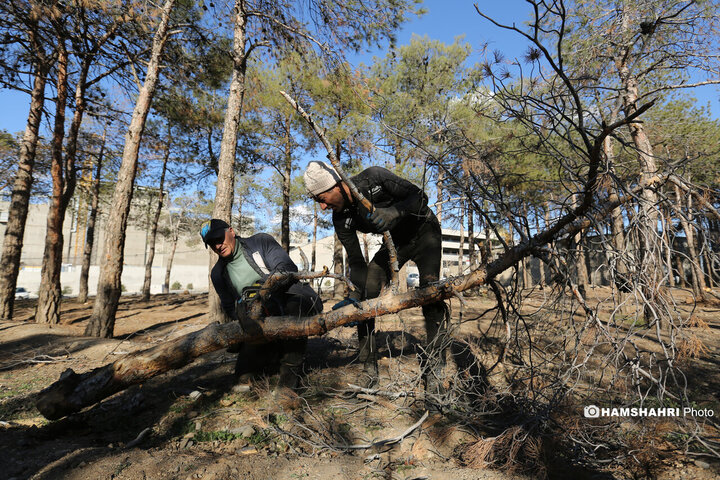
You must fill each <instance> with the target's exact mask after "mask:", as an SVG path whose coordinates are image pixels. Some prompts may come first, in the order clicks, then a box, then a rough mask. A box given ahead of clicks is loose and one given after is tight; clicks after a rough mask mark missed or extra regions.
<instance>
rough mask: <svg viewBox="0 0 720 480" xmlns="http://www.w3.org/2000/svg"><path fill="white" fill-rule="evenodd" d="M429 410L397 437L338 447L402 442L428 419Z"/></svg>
mask: <svg viewBox="0 0 720 480" xmlns="http://www.w3.org/2000/svg"><path fill="white" fill-rule="evenodd" d="M429 415H430V414H429V412H425V414H424V415H423V416H422V417H420V420H418V421H417V422H416V423H415V424H414V425H412V426H411V427H410V428H408V429H407V430H405V431H404V432H403V433H401V434H400V435H398V436H397V437H393V438H388V439H385V440H377V441H375V442H372V443H366V444H361V445H336V448H340V449H346V450H366V449H368V448H381V447H387V446H389V445H394V444H396V443H399V442H402V441H403V440H404V439H405V437H407V436H408V435H410V434H411V433H412V432H414V431H415V430H416V429H417V428H418V427H419V426H420V425H422V423H423V422H424V421H425V420H427V418H428V416H429Z"/></svg>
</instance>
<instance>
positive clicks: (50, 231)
mask: <svg viewBox="0 0 720 480" xmlns="http://www.w3.org/2000/svg"><path fill="white" fill-rule="evenodd" d="M58 41H59V43H58V62H57V100H56V102H55V127H54V129H53V141H52V165H51V167H50V172H51V175H52V179H53V189H52V198H51V200H50V208H49V210H48V216H47V231H46V232H45V251H44V253H43V262H42V271H41V273H40V289H39V291H38V302H37V309H36V310H35V321H36V322H37V323H49V324H57V323H59V322H60V297H61V296H62V292H61V290H60V271H61V266H62V247H63V232H62V227H63V221H64V219H65V210H66V208H67V203H66V202H65V201H63V194H64V193H65V189H66V181H67V183H69V182H70V179H69V178H68V175H69V172H66V171H65V168H64V165H63V140H64V139H65V107H66V104H67V90H68V72H67V64H68V52H67V49H66V48H65V39H64V38H58ZM79 87H80V84H79V82H78V88H79ZM67 188H69V185H68V186H67Z"/></svg>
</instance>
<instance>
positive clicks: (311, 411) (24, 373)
mask: <svg viewBox="0 0 720 480" xmlns="http://www.w3.org/2000/svg"><path fill="white" fill-rule="evenodd" d="M33 302H34V301H32V300H27V301H20V302H18V304H17V307H16V319H15V320H14V321H12V322H0V451H1V452H2V454H1V455H0V478H5V479H26V478H36V479H181V480H185V479H194V478H203V479H278V480H284V479H313V478H317V479H328V478H333V479H338V480H340V479H373V478H381V479H403V480H410V479H417V480H419V479H467V480H470V479H488V480H501V479H509V478H530V477H532V476H533V474H532V472H530V473H529V474H527V475H526V476H525V477H523V476H520V475H519V474H517V473H515V474H513V473H507V472H502V471H498V470H493V469H490V468H469V467H468V466H467V465H466V463H467V462H463V461H462V460H461V455H459V454H458V452H460V451H461V450H462V448H463V446H464V445H468V444H470V443H472V442H474V441H475V440H477V438H478V432H476V431H471V430H469V429H467V428H463V427H462V426H458V425H457V424H455V423H453V422H452V421H451V420H450V419H448V418H446V417H445V416H443V415H439V414H434V415H430V416H429V417H428V418H427V419H426V420H425V421H423V422H422V424H421V425H420V426H418V427H417V428H414V429H412V430H411V431H408V430H409V429H410V427H412V426H414V425H415V424H416V423H417V422H418V420H420V419H421V417H422V415H423V413H424V411H425V410H424V408H423V403H422V402H421V401H419V400H421V397H422V390H421V389H419V388H418V389H416V390H413V391H408V392H406V393H407V396H404V397H397V398H388V397H384V396H383V395H382V394H379V393H378V394H374V393H362V392H361V393H358V392H357V391H352V390H351V389H350V387H348V384H351V383H354V382H355V379H356V378H357V377H358V375H359V373H360V366H359V365H356V364H355V363H354V354H355V348H356V345H357V337H356V334H355V329H354V328H340V329H336V330H334V331H332V332H329V333H328V334H327V335H325V336H324V337H322V338H313V339H310V341H309V344H308V354H307V360H306V366H305V369H306V376H305V388H304V389H303V390H302V391H301V395H300V397H298V398H297V399H291V401H290V402H280V401H277V400H276V399H275V398H274V397H273V396H272V394H271V390H272V386H273V383H274V382H276V381H277V376H268V377H265V378H262V379H259V380H258V381H256V382H254V383H253V384H252V388H251V389H250V390H249V391H236V390H233V388H232V387H233V381H232V380H233V367H234V362H235V355H234V354H230V353H227V352H226V351H218V352H214V353H211V354H208V355H205V356H203V357H201V358H199V359H197V360H196V361H195V362H193V363H191V364H190V365H188V366H186V367H184V368H182V369H180V370H176V371H172V372H168V373H166V374H163V375H160V376H158V377H156V378H154V379H152V380H151V381H148V382H146V383H145V384H143V385H139V386H135V387H132V388H130V389H128V390H126V391H124V392H120V393H118V394H116V395H114V396H113V397H110V398H109V399H107V400H105V401H103V402H101V403H100V404H98V405H95V406H92V407H90V408H88V409H86V410H84V411H83V412H80V413H78V414H75V415H72V416H70V417H67V418H64V419H61V420H58V421H52V422H51V421H48V420H46V419H44V418H43V417H42V416H41V415H40V414H39V412H38V411H37V410H36V409H35V407H34V404H35V397H36V395H37V393H38V392H39V391H40V390H42V389H43V388H44V387H46V386H48V385H49V384H51V383H53V382H54V381H56V380H57V379H58V378H59V376H60V374H61V373H62V372H63V371H64V370H65V369H67V368H72V369H73V370H74V371H75V372H78V373H80V372H85V371H88V370H90V369H92V368H95V367H99V366H102V365H104V364H107V363H110V362H113V361H114V360H116V359H118V358H120V357H121V356H122V355H125V354H127V353H129V352H133V351H136V350H139V349H144V348H147V347H149V346H151V345H156V344H158V343H160V342H163V341H166V340H168V339H172V338H175V337H178V336H181V335H185V334H187V333H190V332H193V331H195V330H198V329H201V328H203V327H204V326H206V325H207V324H208V321H209V320H208V316H207V314H206V311H207V302H206V298H205V295H199V296H193V295H190V294H187V293H186V294H181V295H160V296H156V297H154V298H153V299H152V300H151V301H150V302H148V303H143V302H141V301H140V300H139V299H138V298H134V297H123V299H122V302H121V305H120V307H119V309H118V313H117V322H116V327H115V337H114V338H112V339H98V338H89V337H84V336H83V335H82V333H83V330H84V328H85V325H86V323H87V320H88V318H89V316H90V313H91V307H92V305H91V304H85V305H82V304H78V303H76V302H75V301H74V300H72V299H66V300H65V301H64V303H63V306H62V315H61V318H62V323H61V324H60V325H55V326H52V327H51V326H47V325H38V324H35V323H32V316H33V308H34V304H33ZM453 302H454V303H455V305H454V307H453V308H457V306H458V302H457V301H456V300H454V301H453ZM491 305H492V304H491V302H490V301H489V300H487V299H486V298H484V297H478V298H472V299H468V300H467V305H466V307H465V310H466V314H467V315H468V316H470V315H471V314H472V313H473V312H479V311H482V310H483V309H485V308H487V307H489V306H491ZM719 311H720V307H718V306H707V307H706V308H703V309H701V310H699V311H697V312H696V315H698V316H700V317H702V318H703V319H704V320H705V321H706V322H707V323H708V325H709V328H705V329H704V330H703V331H701V332H698V336H699V337H700V338H701V339H702V341H703V343H704V344H705V345H706V346H707V351H705V352H704V354H703V355H702V357H701V358H699V359H697V366H698V371H699V372H702V374H698V375H697V378H695V379H692V378H691V379H690V381H691V382H697V385H696V387H697V389H698V390H699V391H701V393H702V395H703V396H704V397H707V398H709V399H710V400H711V401H714V402H715V403H718V402H720V398H718V395H719V392H718V390H719V389H718V386H719V385H720V381H718V380H719V376H720V374H719V373H718V365H719V364H720V355H719V352H720V349H719V348H718V347H719V346H720V335H718V329H719V328H720V318H719V317H718V312H719ZM422 325H423V323H422V316H421V312H420V309H414V310H408V311H405V312H401V313H400V314H399V315H392V316H387V317H384V318H383V319H382V320H379V321H378V330H379V332H380V333H379V335H378V340H379V344H380V345H381V348H380V354H381V356H382V359H381V361H380V385H379V388H380V390H385V391H397V389H396V388H393V387H396V386H397V385H396V384H397V382H398V379H399V378H404V379H412V375H413V372H416V371H417V368H418V363H417V353H418V351H419V344H420V342H419V339H421V338H423V335H424V333H423V329H422ZM411 384H412V383H411ZM415 384H416V385H418V384H419V382H415ZM716 411H717V410H716ZM717 414H720V411H717ZM319 432H322V434H320V433H319ZM398 436H400V437H401V438H400V439H399V440H398V441H397V442H394V443H393V442H389V443H387V444H385V445H379V444H377V443H376V444H375V445H374V446H373V447H372V448H360V447H362V446H363V445H367V444H370V443H373V442H377V441H379V440H387V439H393V438H395V437H398ZM349 445H350V446H358V448H347V446H349ZM526 473H527V472H526ZM548 474H549V476H550V477H555V478H583V477H584V478H613V475H612V474H611V473H608V472H599V471H585V470H579V469H577V468H575V467H573V466H567V468H566V469H562V468H561V469H559V470H557V471H551V472H548ZM654 475H655V474H653V476H654ZM719 476H720V465H718V463H717V462H716V461H714V460H712V459H707V458H705V457H703V458H690V457H683V456H675V457H673V458H669V459H667V460H666V461H665V462H664V467H663V468H662V469H661V471H660V473H659V474H657V477H656V478H660V479H663V480H670V479H680V478H682V479H686V478H695V479H700V480H709V479H712V478H719Z"/></svg>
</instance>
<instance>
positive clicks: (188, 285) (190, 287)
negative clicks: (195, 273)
mask: <svg viewBox="0 0 720 480" xmlns="http://www.w3.org/2000/svg"><path fill="white" fill-rule="evenodd" d="M192 289H193V284H192V283H188V284H187V285H185V290H192Z"/></svg>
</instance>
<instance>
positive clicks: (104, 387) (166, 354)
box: [37, 179, 659, 419]
mask: <svg viewBox="0 0 720 480" xmlns="http://www.w3.org/2000/svg"><path fill="white" fill-rule="evenodd" d="M652 183H653V184H657V183H659V179H653V180H652ZM647 186H648V185H647V184H641V185H640V187H639V189H643V188H646V187H647ZM627 198H632V197H631V196H628V197H626V199H620V198H618V197H616V196H614V197H610V198H608V199H607V201H606V203H605V205H603V207H604V208H599V209H597V210H598V213H597V214H596V215H595V219H589V218H582V216H583V215H585V213H586V212H587V208H589V206H590V205H587V208H583V207H581V208H580V210H579V211H576V212H574V213H569V214H567V215H565V216H564V217H563V218H561V219H558V221H557V222H556V223H555V224H554V225H553V226H552V227H549V228H547V229H546V230H545V231H543V232H541V233H538V234H537V235H536V236H534V237H532V238H530V239H528V240H526V241H524V242H522V243H520V244H519V245H516V246H514V247H512V248H511V249H510V250H509V251H507V252H506V253H504V254H503V255H502V256H501V257H500V258H498V259H497V260H495V261H494V262H492V263H491V264H489V265H487V266H483V267H480V268H478V269H477V270H475V271H473V272H470V273H469V274H467V275H464V276H462V277H456V278H451V279H448V280H445V281H441V282H438V283H436V284H433V285H429V286H426V287H423V288H419V289H413V290H410V291H408V292H406V293H403V294H399V293H396V292H389V293H388V294H386V295H383V296H382V297H377V298H373V299H370V300H366V301H364V302H362V303H360V304H359V306H355V305H348V306H346V307H343V308H340V309H338V310H331V311H329V312H324V313H321V314H319V315H315V316H312V317H307V318H303V319H302V321H301V322H298V321H296V320H295V319H294V320H293V321H288V318H287V317H268V318H266V319H264V321H262V323H261V325H260V326H261V329H259V331H257V332H252V333H248V332H245V331H243V329H242V328H241V326H240V324H239V323H238V322H231V323H226V324H219V323H213V324H211V325H208V326H207V327H205V328H204V329H202V330H200V331H197V332H194V333H191V334H189V335H185V336H183V337H180V338H177V339H175V340H173V341H170V342H167V343H163V344H160V345H157V346H155V347H152V348H149V349H147V350H144V351H141V352H136V353H132V354H129V355H127V356H125V357H123V358H121V359H119V360H117V361H116V362H114V363H112V364H109V365H105V366H103V367H99V368H96V369H94V370H92V371H90V372H86V373H83V374H76V373H75V372H73V371H72V370H71V369H68V370H66V371H65V372H64V373H63V374H62V375H61V376H60V379H59V380H58V381H57V382H55V383H54V384H52V385H50V386H49V387H47V388H46V389H44V390H43V391H42V392H40V393H39V394H38V402H37V408H38V410H39V411H40V413H42V414H43V415H44V416H45V417H46V418H49V419H58V418H61V417H63V416H65V415H69V414H70V413H73V412H77V411H79V410H80V409H82V408H84V407H86V406H88V405H91V404H94V403H97V402H98V401H100V400H102V399H104V398H106V397H108V396H110V395H112V394H114V393H116V392H119V391H121V390H123V389H125V388H127V387H128V386H130V385H134V384H138V383H142V382H144V381H146V380H148V379H150V378H152V377H154V376H156V375H159V374H161V373H164V372H166V371H168V370H171V369H177V368H180V367H182V366H184V365H187V364H188V363H190V362H191V361H192V360H194V359H195V358H197V357H199V356H200V355H203V354H205V353H209V352H212V351H215V350H219V349H221V348H227V347H228V346H230V345H234V344H237V343H241V342H247V341H253V342H259V341H263V340H265V341H272V340H277V339H292V338H304V337H308V336H316V335H323V334H324V333H326V332H328V331H329V330H332V329H334V328H337V327H340V326H343V325H347V324H348V323H351V322H362V321H365V320H368V319H370V318H375V317H379V316H382V315H387V314H391V313H397V312H399V311H401V310H405V309H408V308H412V307H418V306H422V305H427V304H429V303H433V302H437V301H439V300H445V299H448V298H450V297H453V296H455V294H456V293H457V292H463V291H465V290H468V289H470V288H473V287H477V286H480V285H482V284H485V283H487V281H488V280H491V279H494V278H495V277H496V276H498V275H499V274H501V273H502V272H504V271H505V270H507V269H508V268H511V267H512V266H514V265H517V263H518V262H519V261H521V260H522V259H523V258H525V257H526V256H528V255H530V254H531V253H532V251H533V250H534V249H536V248H539V247H542V246H543V245H546V244H547V243H548V242H550V241H552V240H554V239H557V238H562V237H566V236H571V235H574V234H575V233H577V232H579V231H581V230H582V229H585V228H588V227H589V226H590V225H592V224H593V222H594V221H596V220H598V221H599V219H602V218H604V217H606V216H607V215H609V213H610V209H611V208H612V207H613V206H616V205H619V204H621V203H622V202H623V201H626V200H627Z"/></svg>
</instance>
